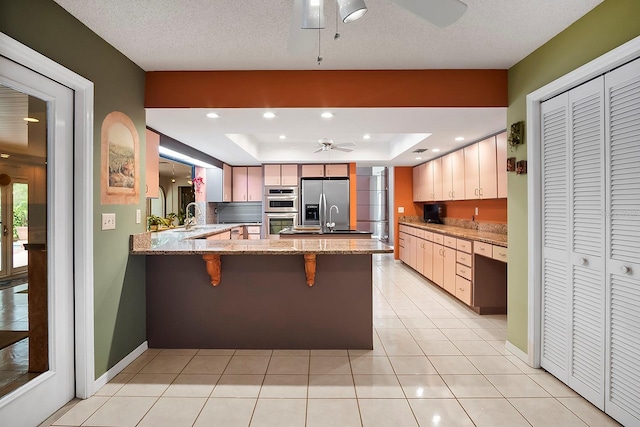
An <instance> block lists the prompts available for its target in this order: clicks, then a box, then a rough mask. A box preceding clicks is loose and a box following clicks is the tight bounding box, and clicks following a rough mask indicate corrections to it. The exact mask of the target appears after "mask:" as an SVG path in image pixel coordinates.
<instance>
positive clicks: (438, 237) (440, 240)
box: [433, 233, 444, 245]
mask: <svg viewBox="0 0 640 427" xmlns="http://www.w3.org/2000/svg"><path fill="white" fill-rule="evenodd" d="M433 242H434V243H437V244H439V245H444V236H443V235H442V234H438V233H433Z"/></svg>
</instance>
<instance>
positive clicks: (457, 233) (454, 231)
mask: <svg viewBox="0 0 640 427" xmlns="http://www.w3.org/2000/svg"><path fill="white" fill-rule="evenodd" d="M399 224H403V225H408V226H409V227H416V228H421V229H423V230H427V231H435V232H439V233H444V234H449V235H451V236H454V237H460V238H461V239H469V240H477V241H479V242H484V243H490V244H492V245H496V246H502V247H505V248H506V247H507V235H506V234H498V233H490V232H487V231H478V230H471V229H468V228H462V227H454V226H451V225H444V224H430V223H429V224H427V223H426V222H422V223H419V222H402V221H401V222H399Z"/></svg>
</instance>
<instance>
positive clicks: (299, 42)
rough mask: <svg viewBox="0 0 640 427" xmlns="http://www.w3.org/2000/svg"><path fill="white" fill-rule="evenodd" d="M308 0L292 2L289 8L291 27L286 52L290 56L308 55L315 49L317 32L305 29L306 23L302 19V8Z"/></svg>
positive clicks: (294, 0)
mask: <svg viewBox="0 0 640 427" xmlns="http://www.w3.org/2000/svg"><path fill="white" fill-rule="evenodd" d="M308 1H309V0H293V6H292V8H291V26H290V28H289V41H288V44H287V52H289V53H291V54H300V53H309V52H313V51H314V50H315V49H317V45H318V30H317V28H316V29H312V28H305V25H307V26H308V23H306V22H305V19H304V17H303V7H304V5H305V4H308V3H306V2H308Z"/></svg>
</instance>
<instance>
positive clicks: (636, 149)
mask: <svg viewBox="0 0 640 427" xmlns="http://www.w3.org/2000/svg"><path fill="white" fill-rule="evenodd" d="M605 93H606V106H605V108H606V112H607V115H608V120H607V122H606V123H607V127H606V135H605V138H606V142H607V146H608V147H609V148H608V153H607V157H606V162H607V167H606V171H607V182H608V185H609V188H610V190H609V194H608V197H607V206H606V209H607V210H606V212H607V221H606V223H607V240H606V249H607V250H606V258H607V291H608V292H607V300H606V308H607V329H606V334H607V336H606V340H607V354H606V357H607V360H606V367H607V372H606V384H607V385H608V386H607V389H606V397H605V398H606V400H605V411H606V412H607V413H609V414H610V415H612V416H613V417H614V418H616V419H617V420H618V421H620V422H621V423H623V424H624V425H626V426H639V425H640V60H636V61H634V62H632V63H629V64H627V65H625V66H623V67H620V68H618V69H616V70H614V71H612V72H611V73H609V74H607V75H606V76H605Z"/></svg>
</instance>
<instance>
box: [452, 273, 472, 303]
mask: <svg viewBox="0 0 640 427" xmlns="http://www.w3.org/2000/svg"><path fill="white" fill-rule="evenodd" d="M471 290H472V288H471V281H470V280H467V279H465V278H464V277H462V276H456V290H455V296H456V298H458V299H459V300H460V301H462V302H463V303H465V304H467V305H471V304H472V300H471V296H472V292H471Z"/></svg>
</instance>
